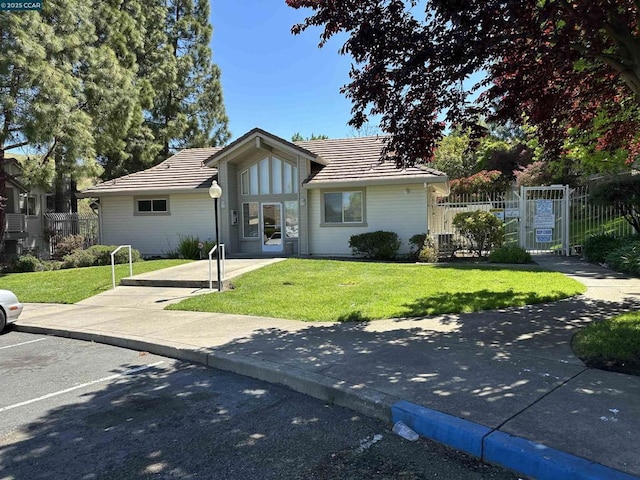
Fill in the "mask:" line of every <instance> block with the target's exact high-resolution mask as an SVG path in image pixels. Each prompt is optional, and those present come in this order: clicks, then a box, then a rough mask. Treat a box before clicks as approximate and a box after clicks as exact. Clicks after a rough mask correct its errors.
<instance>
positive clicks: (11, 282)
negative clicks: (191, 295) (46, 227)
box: [0, 260, 190, 303]
mask: <svg viewBox="0 0 640 480" xmlns="http://www.w3.org/2000/svg"><path fill="white" fill-rule="evenodd" d="M189 261H190V260H149V261H146V262H136V263H134V264H133V274H134V275H139V274H141V273H146V272H151V271H153V270H159V269H161V268H168V267H175V266H176V265H181V264H183V263H186V262H189ZM115 270H116V284H117V282H118V281H119V280H120V279H121V278H124V277H128V276H129V265H128V264H126V265H116V269H115ZM0 288H2V289H6V290H13V292H14V293H15V294H16V295H17V296H18V299H19V300H20V301H21V302H23V303H76V302H79V301H80V300H84V299H85V298H89V297H92V296H94V295H97V294H98V293H101V292H104V291H105V290H108V289H110V288H111V266H110V265H109V266H106V267H86V268H70V269H68V270H52V271H47V272H31V273H10V274H7V275H3V276H1V277H0Z"/></svg>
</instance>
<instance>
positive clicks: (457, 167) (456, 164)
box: [431, 130, 478, 179]
mask: <svg viewBox="0 0 640 480" xmlns="http://www.w3.org/2000/svg"><path fill="white" fill-rule="evenodd" d="M473 145H474V143H473V142H472V141H471V139H470V138H469V135H468V134H467V133H465V132H461V131H458V130H456V131H453V132H451V133H450V134H449V135H447V136H445V137H443V138H442V139H441V140H440V142H438V145H437V147H436V150H435V152H434V156H433V162H432V165H431V166H432V167H433V168H435V169H436V170H440V171H442V172H444V173H446V174H447V175H449V178H452V179H453V178H463V177H468V176H469V175H472V174H473V173H474V171H475V168H476V164H477V162H478V158H477V155H476V152H475V149H474V148H473Z"/></svg>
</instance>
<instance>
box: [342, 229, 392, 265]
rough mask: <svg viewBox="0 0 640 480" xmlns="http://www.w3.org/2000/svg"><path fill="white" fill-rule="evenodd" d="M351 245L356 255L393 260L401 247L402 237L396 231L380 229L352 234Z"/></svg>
mask: <svg viewBox="0 0 640 480" xmlns="http://www.w3.org/2000/svg"><path fill="white" fill-rule="evenodd" d="M349 247H350V248H351V250H352V252H353V254H354V255H363V256H364V257H365V258H371V259H374V260H393V259H394V258H396V254H397V253H398V250H399V249H400V239H399V238H398V234H396V233H395V232H385V231H382V230H378V231H376V232H367V233H361V234H359V235H352V236H351V238H350V239H349Z"/></svg>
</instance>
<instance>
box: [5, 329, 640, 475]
mask: <svg viewBox="0 0 640 480" xmlns="http://www.w3.org/2000/svg"><path fill="white" fill-rule="evenodd" d="M13 328H14V329H15V330H16V331H19V332H26V333H35V334H42V335H54V336H58V337H66V338H73V339H76V340H85V341H89V342H97V343H103V344H106V345H113V346H116V347H122V348H128V349H131V350H138V351H144V352H149V353H153V354H156V355H162V356H165V357H169V358H175V359H177V360H185V361H189V362H194V363H200V364H202V365H207V366H209V367H212V368H217V369H219V370H224V371H229V372H233V373H236V374H239V375H244V376H247V377H251V378H256V379H258V380H262V381H265V382H269V383H274V384H279V385H284V386H286V387H288V388H290V389H291V390H294V391H296V392H299V393H303V394H305V395H309V396H311V397H314V398H317V399H319V400H322V401H324V402H327V403H330V404H334V405H339V406H341V407H346V408H349V409H351V410H354V411H356V412H359V413H362V414H363V415H367V416H370V417H373V418H377V419H379V420H382V421H385V422H387V423H391V422H393V423H395V422H397V421H403V422H404V423H406V424H407V425H408V426H409V427H411V428H412V429H413V430H414V431H415V432H417V433H418V434H420V435H421V436H422V437H425V438H428V439H431V440H434V441H436V442H438V443H441V444H444V445H447V446H449V447H452V448H455V449H456V450H459V451H462V452H465V453H468V454H470V455H473V456H475V457H478V458H480V459H482V460H483V461H486V462H488V463H493V464H496V465H500V466H502V467H505V468H508V469H510V470H513V471H515V472H518V473H521V474H523V475H527V476H530V477H532V478H536V479H538V480H556V479H558V478H563V479H573V480H597V479H604V478H606V479H608V480H640V477H635V476H633V475H629V474H626V473H624V472H620V471H618V470H615V469H612V468H609V467H605V466H604V465H600V464H597V463H593V462H590V461H588V460H585V459H583V458H580V457H577V456H575V455H571V454H568V453H564V452H561V451H559V450H555V449H553V448H549V447H547V446H545V445H542V444H540V443H535V442H532V441H530V440H527V439H524V438H520V437H516V436H513V435H509V434H507V433H504V432H500V431H496V430H492V429H491V428H489V427H486V426H484V425H480V424H477V423H475V422H471V421H469V420H464V419H461V418H458V417H454V416H452V415H448V414H445V413H442V412H438V411H436V410H432V409H429V408H425V407H423V406H420V405H416V404H414V403H411V402H407V401H406V400H400V399H399V398H397V397H395V396H393V395H389V394H385V393H382V392H379V391H377V390H374V389H371V388H367V387H363V386H361V385H353V384H349V383H347V382H344V381H342V380H337V379H333V378H330V377H326V376H324V375H321V374H318V373H314V372H308V371H305V370H302V369H300V368H297V367H295V366H291V365H283V364H278V363H274V362H269V361H266V360H257V359H255V358H251V357H247V356H245V355H238V354H232V353H225V352H218V351H216V350H215V349H206V348H195V347H193V348H189V347H179V346H175V345H169V344H161V343H151V342H149V341H146V340H141V339H138V338H135V337H116V336H110V335H104V334H99V333H91V332H82V331H73V330H67V329H59V328H49V327H37V326H31V325H24V324H23V325H17V324H15V325H14V327H13Z"/></svg>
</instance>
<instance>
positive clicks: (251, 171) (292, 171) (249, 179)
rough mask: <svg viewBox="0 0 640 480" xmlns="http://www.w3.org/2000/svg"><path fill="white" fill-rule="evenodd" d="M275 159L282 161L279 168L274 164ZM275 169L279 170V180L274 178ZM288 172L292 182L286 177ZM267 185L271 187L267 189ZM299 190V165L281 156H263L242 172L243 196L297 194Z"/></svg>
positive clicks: (241, 189) (241, 186)
mask: <svg viewBox="0 0 640 480" xmlns="http://www.w3.org/2000/svg"><path fill="white" fill-rule="evenodd" d="M265 160H266V163H265ZM274 160H277V161H278V162H280V166H279V168H274V164H277V162H274ZM274 170H279V174H280V181H279V182H277V181H274V179H273V172H274ZM287 172H288V173H289V175H290V176H291V178H290V182H288V180H289V179H287V178H286V174H287ZM264 174H266V175H268V176H269V179H268V182H266V183H265V181H264V179H263V175H264ZM267 185H268V187H269V188H268V189H266V190H265V187H266V186H267ZM267 190H268V191H267ZM298 190H299V187H298V167H297V165H295V164H294V163H291V162H289V161H287V160H284V159H283V158H282V157H279V156H275V155H270V156H268V157H263V158H261V159H260V160H258V161H257V162H255V163H253V164H251V165H250V166H249V167H248V168H245V169H244V170H243V171H242V172H240V193H241V194H242V195H243V196H266V195H295V194H297V193H298Z"/></svg>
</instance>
